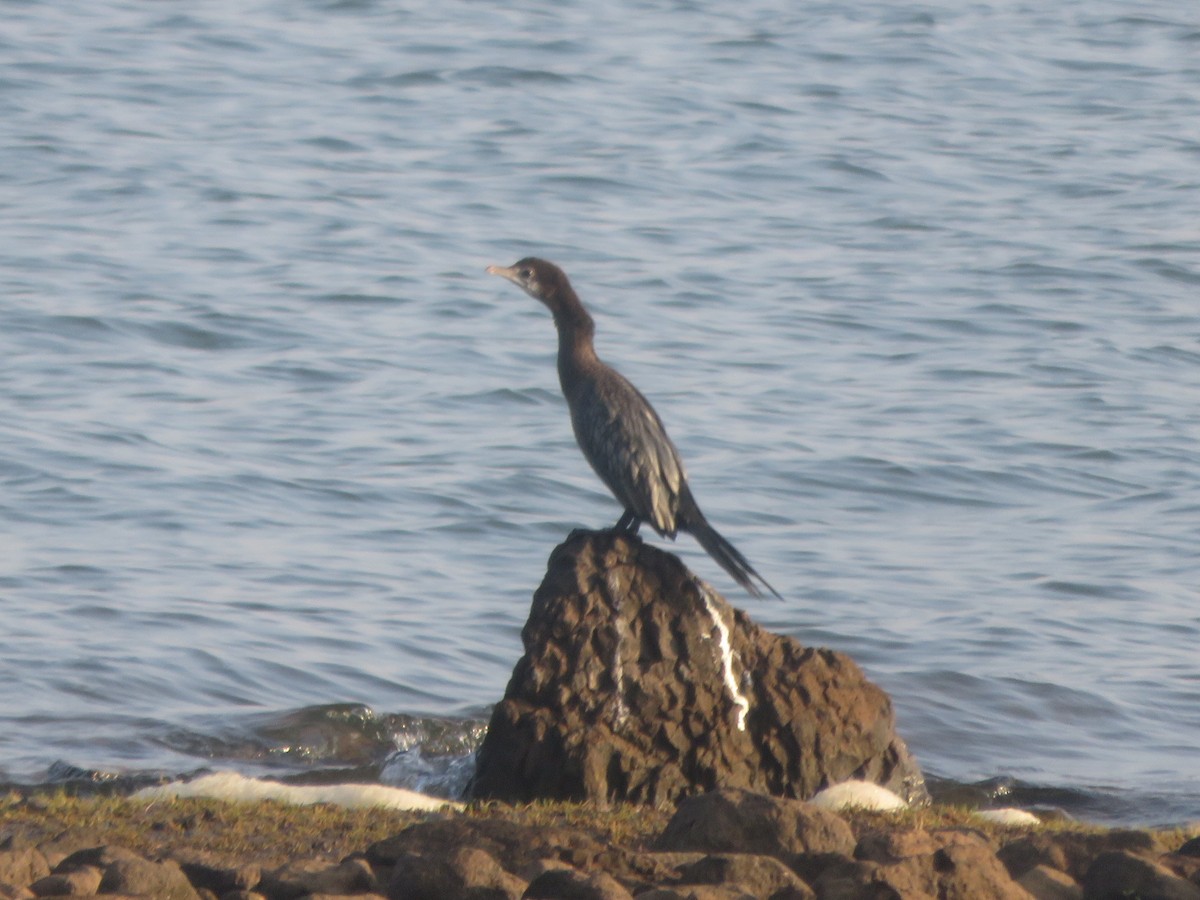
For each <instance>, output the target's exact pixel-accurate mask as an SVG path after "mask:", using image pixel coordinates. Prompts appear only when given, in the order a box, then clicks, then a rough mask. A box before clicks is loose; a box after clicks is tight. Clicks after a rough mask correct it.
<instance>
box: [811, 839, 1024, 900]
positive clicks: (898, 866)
mask: <svg viewBox="0 0 1200 900" xmlns="http://www.w3.org/2000/svg"><path fill="white" fill-rule="evenodd" d="M925 837H927V838H928V839H929V840H928V841H927V840H925V839H924V838H922V839H920V840H916V841H913V842H911V843H910V844H909V846H910V848H911V849H912V850H913V851H914V852H913V853H912V854H911V855H907V856H903V857H901V858H898V859H892V858H890V856H889V857H888V858H887V861H875V860H865V859H862V858H861V857H860V858H859V859H857V860H855V861H852V862H850V861H848V862H844V863H841V864H838V865H833V866H830V867H829V868H828V869H826V870H825V871H824V872H822V873H821V875H820V877H819V878H817V879H816V881H815V882H814V884H813V887H814V888H815V889H816V892H817V896H818V897H820V898H821V900H858V898H866V897H871V898H874V897H894V898H913V900H916V898H927V897H930V898H931V897H938V898H942V897H944V898H963V900H967V898H971V900H1030V898H1031V895H1030V894H1029V892H1028V891H1026V890H1025V889H1024V888H1022V887H1021V886H1020V885H1018V884H1017V883H1016V882H1015V881H1013V880H1012V878H1011V877H1010V876H1009V874H1008V871H1007V870H1006V869H1005V868H1004V865H1003V864H1002V863H1001V862H1000V860H999V859H997V858H996V855H995V853H994V852H993V851H992V848H991V847H990V846H989V845H988V843H987V842H986V841H985V840H983V839H982V838H979V837H976V836H975V835H972V834H969V833H964V832H951V833H945V834H941V835H939V834H932V835H927V836H925ZM938 844H940V845H941V846H940V847H938V849H935V850H932V852H925V851H927V850H931V849H932V848H933V847H934V846H937V845H938ZM859 855H860V854H858V853H857V852H856V856H859Z"/></svg>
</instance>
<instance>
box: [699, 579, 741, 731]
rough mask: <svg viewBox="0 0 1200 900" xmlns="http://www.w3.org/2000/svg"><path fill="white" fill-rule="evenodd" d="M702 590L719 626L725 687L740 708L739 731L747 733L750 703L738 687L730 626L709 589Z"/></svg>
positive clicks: (718, 638)
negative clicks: (734, 669) (747, 715)
mask: <svg viewBox="0 0 1200 900" xmlns="http://www.w3.org/2000/svg"><path fill="white" fill-rule="evenodd" d="M702 590H703V591H704V606H705V607H706V608H707V609H708V614H709V615H710V616H712V620H713V622H715V623H716V626H717V646H718V647H719V648H720V650H721V665H722V666H723V667H724V669H725V687H726V688H728V689H729V695H730V697H732V698H733V705H734V706H736V707H737V708H738V716H737V727H738V731H745V730H746V714H747V713H748V712H750V701H749V700H747V699H746V695H745V694H743V693H742V691H741V689H740V687H739V686H738V681H737V678H735V677H734V674H733V646H732V645H731V644H730V642H729V626H727V625H726V624H725V620H724V619H722V618H721V615H720V613H719V612H718V611H717V607H716V606H715V605H714V604H713V602H712V595H711V594H710V593H709V591H708V590H707V588H702Z"/></svg>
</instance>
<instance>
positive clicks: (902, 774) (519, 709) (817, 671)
mask: <svg viewBox="0 0 1200 900" xmlns="http://www.w3.org/2000/svg"><path fill="white" fill-rule="evenodd" d="M714 616H715V617H717V618H719V620H720V623H721V626H720V627H718V625H717V621H716V619H714ZM722 629H724V632H725V633H724V634H723V633H722ZM521 636H522V640H523V642H524V646H525V655H524V656H523V657H522V658H521V660H520V661H519V662H518V663H517V666H516V668H515V669H514V671H513V675H512V678H511V680H510V681H509V684H508V688H507V690H506V691H505V695H504V699H503V701H502V702H501V703H500V704H498V705H497V706H496V708H495V710H494V712H493V714H492V719H491V723H490V725H489V727H488V734H487V736H486V738H485V739H484V742H483V745H482V747H481V748H480V751H479V754H478V758H477V764H476V771H475V776H474V779H473V782H472V785H471V788H470V792H471V794H472V796H475V797H487V798H495V799H500V800H507V801H511V802H527V801H530V800H534V799H540V798H548V799H560V800H592V801H599V802H611V801H626V802H635V803H650V804H665V803H672V802H676V801H677V800H678V799H680V798H681V797H684V796H688V795H691V794H696V793H701V792H703V791H706V790H712V789H714V788H717V787H736V788H744V789H747V790H753V791H758V792H760V793H767V794H773V795H776V796H787V797H809V796H811V795H813V794H814V793H816V792H817V791H818V790H820V789H821V788H822V787H825V786H826V785H829V784H833V783H836V782H839V781H845V780H847V779H850V778H858V779H865V780H868V781H873V782H876V783H878V784H882V785H884V786H885V787H888V788H890V789H891V790H893V791H895V792H897V793H898V794H900V795H901V796H904V797H906V798H908V799H910V800H914V801H923V800H925V799H926V798H927V795H926V793H925V787H924V781H923V779H922V777H921V774H920V770H919V769H918V767H917V765H916V762H915V761H914V760H913V759H912V757H911V756H910V755H909V753H908V750H907V748H906V747H905V745H904V742H903V741H902V740H901V739H900V738H899V736H897V734H896V732H895V728H894V719H893V712H892V705H891V701H890V700H889V699H888V697H887V695H886V694H885V693H884V692H883V691H882V690H880V689H879V688H878V687H876V686H875V685H874V684H872V683H871V682H869V681H867V679H866V677H865V676H864V675H863V673H862V671H861V670H860V669H859V668H858V666H857V665H855V663H854V662H853V660H851V659H850V658H849V657H848V656H845V655H844V654H841V653H835V652H833V651H830V650H818V649H812V648H806V647H803V646H802V645H801V644H799V643H798V642H797V641H795V640H793V639H791V638H787V637H780V636H778V635H774V634H771V633H769V632H767V631H764V630H763V629H761V628H759V627H758V626H757V625H755V624H754V623H753V622H751V621H750V619H749V618H748V617H747V616H746V615H745V613H743V612H741V611H739V610H735V609H733V608H732V607H731V606H730V605H729V604H728V603H727V602H726V601H725V600H724V599H723V598H722V597H721V596H720V595H718V594H716V593H715V592H714V591H712V590H711V588H708V587H707V586H706V585H704V584H703V582H701V581H699V579H697V578H696V577H695V576H694V575H692V573H691V572H689V571H688V570H687V568H686V567H685V566H684V565H683V563H682V562H680V561H679V559H678V558H676V557H675V556H673V555H671V554H670V553H666V552H664V551H662V550H658V549H657V548H655V547H652V546H649V545H647V544H644V543H643V542H642V541H641V540H640V539H638V538H636V537H633V536H631V535H627V534H620V533H615V532H611V531H604V532H588V531H576V532H573V533H572V534H571V536H570V537H569V538H568V539H567V541H566V542H565V543H563V544H562V545H561V546H559V547H558V548H557V549H556V550H555V551H554V553H553V554H552V555H551V557H550V564H549V570H548V572H547V573H546V577H545V580H544V581H543V582H542V585H541V587H539V588H538V590H537V592H536V593H535V594H534V598H533V606H532V609H531V611H530V616H529V620H528V621H527V622H526V624H525V628H524V629H523V631H522V635H521ZM726 641H728V646H729V647H730V649H731V651H732V652H731V655H729V656H727V655H726V654H724V653H723V651H722V644H723V643H725V642H726ZM726 661H728V663H729V669H728V670H727V668H726ZM730 682H732V684H733V685H734V686H736V693H735V692H734V690H732V689H731V687H730ZM743 704H744V705H743Z"/></svg>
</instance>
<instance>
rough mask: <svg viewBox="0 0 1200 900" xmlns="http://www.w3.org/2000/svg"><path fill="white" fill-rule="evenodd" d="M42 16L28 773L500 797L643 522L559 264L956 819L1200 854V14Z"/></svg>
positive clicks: (544, 10)
mask: <svg viewBox="0 0 1200 900" xmlns="http://www.w3.org/2000/svg"><path fill="white" fill-rule="evenodd" d="M0 13H2V15H0V397H2V398H3V399H2V403H3V405H2V407H0V408H2V409H3V416H0V529H2V532H0V609H2V612H0V782H3V781H8V782H15V783H23V784H31V783H41V782H46V781H54V780H69V779H70V778H72V777H78V776H80V775H86V774H88V773H91V774H92V775H93V776H96V777H100V776H104V775H116V774H124V775H134V776H137V775H144V774H153V773H165V774H172V773H180V772H188V771H194V770H196V769H199V768H201V767H205V766H208V767H214V768H228V767H234V768H241V769H243V770H245V771H251V772H255V773H272V774H282V773H292V772H296V771H301V770H304V769H306V768H308V769H346V770H348V771H350V772H357V773H358V774H359V775H361V774H362V773H363V772H366V773H370V774H369V777H380V778H384V779H385V780H386V779H388V778H404V777H409V776H411V774H412V772H413V771H415V770H420V769H421V767H422V765H426V766H429V765H432V764H431V763H430V760H436V759H439V758H441V759H446V758H455V759H462V758H463V754H465V753H466V752H467V751H468V750H469V749H470V747H471V746H472V745H473V744H472V742H473V741H476V740H477V739H478V731H479V721H480V719H482V718H484V717H485V716H486V711H487V707H488V705H489V704H491V703H493V702H495V701H496V700H497V699H498V698H499V697H500V695H501V694H502V692H503V690H504V686H505V684H506V682H507V678H508V675H509V673H510V671H511V668H512V665H513V663H514V662H515V661H516V659H517V657H518V656H519V654H520V640H519V631H520V628H521V625H522V624H523V622H524V619H525V616H526V614H527V612H528V608H529V598H530V595H531V593H532V591H533V589H534V588H535V587H536V585H537V583H538V582H539V580H540V578H541V576H542V574H543V571H544V565H545V561H546V558H547V556H548V554H549V553H550V551H551V550H552V548H553V547H554V546H555V545H556V544H557V543H558V542H559V541H560V540H561V539H563V538H564V537H565V535H566V534H567V533H568V532H569V530H570V529H572V528H574V527H577V526H593V527H599V526H603V525H608V524H611V523H612V522H613V521H615V519H616V518H617V515H618V513H619V509H618V508H617V506H616V504H615V502H614V501H613V500H612V499H611V498H610V497H609V496H608V494H607V492H606V491H605V490H604V488H603V487H602V486H601V485H600V483H599V482H598V480H597V479H596V478H595V477H594V476H593V475H592V473H591V472H590V470H589V469H588V468H587V466H586V464H585V463H584V461H583V459H582V457H581V456H580V455H579V453H578V451H577V449H576V448H575V446H574V442H573V438H572V436H571V432H570V427H569V424H568V420H567V416H566V411H565V408H564V404H563V401H562V399H561V397H560V395H559V392H558V385H557V380H556V375H555V370H554V359H553V357H554V346H555V344H554V331H553V326H552V323H551V322H550V320H549V317H548V316H547V314H546V313H545V310H543V309H542V308H541V307H540V306H539V305H538V304H537V303H536V302H534V301H533V300H531V299H530V298H528V297H526V296H525V295H523V294H521V293H520V292H519V291H517V290H516V289H515V288H513V287H512V286H511V285H509V284H506V283H504V282H502V281H501V280H499V279H495V278H489V277H488V276H486V275H484V273H483V269H484V267H485V266H486V265H487V264H489V263H503V264H508V263H511V262H512V261H513V260H515V259H516V258H518V257H520V256H523V255H526V254H537V255H542V256H546V257H549V258H551V259H553V260H555V261H557V262H559V263H560V264H562V265H563V266H564V267H565V268H566V269H567V271H568V272H569V273H570V275H571V276H572V278H573V280H574V281H575V283H576V286H577V287H578V288H579V290H580V293H581V294H582V296H583V297H584V299H585V301H587V302H588V303H590V305H591V306H592V308H593V312H594V313H595V315H596V318H597V320H598V324H599V336H598V344H599V349H600V352H601V354H602V356H604V357H606V358H607V359H608V360H609V361H610V362H612V363H614V364H615V365H617V366H618V367H619V368H620V369H621V370H622V371H623V372H624V373H625V374H626V375H628V376H629V377H630V378H631V379H632V380H633V381H634V382H635V383H637V384H638V385H639V386H640V387H641V388H642V389H643V391H644V392H645V393H646V394H648V395H649V396H650V397H651V399H652V400H653V401H654V402H655V404H656V406H657V407H658V409H659V411H660V413H661V414H662V416H663V418H664V419H665V420H666V422H667V425H668V427H669V429H670V431H671V433H672V435H673V437H674V439H675V442H676V443H677V444H678V445H679V447H680V448H681V450H682V452H683V455H684V457H685V459H686V461H687V464H688V468H689V471H690V473H691V478H692V482H693V487H694V489H695V492H696V494H697V496H698V498H699V500H700V502H701V505H702V506H703V508H704V510H705V511H706V513H707V515H708V516H709V518H710V519H711V520H712V521H713V522H714V523H715V524H716V525H717V527H718V528H719V529H720V530H721V531H722V532H724V533H725V534H726V535H727V536H728V537H730V538H731V539H732V540H733V542H734V543H735V544H737V546H738V547H739V548H740V549H741V550H742V551H743V552H744V553H745V554H746V555H747V556H748V557H749V558H750V560H751V561H752V562H753V563H754V565H755V566H756V567H757V568H758V569H759V570H760V571H761V572H762V573H763V574H764V575H765V576H766V577H767V579H768V580H769V581H771V582H772V584H774V585H775V586H776V587H777V588H778V589H779V590H780V591H781V592H782V593H784V594H785V595H786V596H787V598H788V600H787V602H786V603H773V602H766V601H755V600H753V599H751V598H749V597H746V596H745V595H743V594H741V593H740V592H739V591H738V590H737V588H736V586H735V585H733V584H731V583H730V581H729V579H728V578H727V577H726V576H725V574H724V573H723V572H722V571H721V570H720V569H718V568H717V567H716V566H715V564H713V563H712V561H711V560H709V559H708V558H707V557H706V556H705V555H704V554H703V552H702V551H700V550H699V549H698V547H697V546H696V545H695V543H694V541H692V540H691V539H690V538H688V537H687V536H686V535H685V536H683V537H682V538H681V539H680V541H679V542H678V544H677V545H676V549H677V550H678V552H680V553H681V554H682V555H683V557H684V558H685V560H686V561H687V562H688V563H689V564H690V565H692V566H693V567H694V568H695V570H696V571H697V572H698V573H699V574H701V575H702V576H703V577H705V578H707V579H709V580H711V581H712V582H713V583H714V584H715V585H716V586H717V587H718V588H719V589H720V590H722V591H724V592H725V593H727V594H728V595H729V597H730V598H731V599H732V600H733V601H734V602H735V603H738V604H740V605H744V607H745V608H746V609H747V610H748V611H749V612H750V613H751V615H752V616H753V617H755V618H756V619H757V620H758V621H760V622H761V623H762V624H763V625H765V626H766V627H768V628H771V629H774V630H777V631H779V632H782V633H786V634H789V635H792V636H794V637H796V638H798V639H799V640H801V641H803V642H805V643H808V644H822V645H827V646H830V647H833V648H836V649H839V650H843V651H846V652H848V653H850V654H852V655H853V656H854V657H855V658H856V659H857V660H858V661H859V662H860V663H861V664H862V665H863V666H864V667H865V668H866V669H867V671H868V673H869V675H870V676H871V677H872V678H873V679H874V680H876V681H877V682H878V683H879V684H880V685H882V686H883V687H884V688H885V689H886V690H887V691H889V692H890V694H891V695H892V697H893V698H894V700H895V703H896V707H897V712H898V718H899V727H900V731H901V733H902V734H903V736H904V737H905V738H906V739H907V740H908V742H909V743H910V745H911V747H912V749H913V750H914V751H915V753H916V755H917V756H918V758H919V759H920V761H921V763H922V764H923V766H924V768H925V769H926V771H927V772H928V773H929V774H930V775H932V776H935V777H937V778H939V779H943V780H945V782H946V783H948V784H951V785H956V784H967V785H972V784H976V783H980V784H981V788H980V790H984V791H991V792H992V793H997V792H1000V793H1002V792H1003V790H1011V791H1012V796H1013V797H1015V798H1017V800H1018V801H1020V802H1038V803H1043V804H1048V805H1053V806H1060V807H1063V808H1065V809H1066V810H1067V811H1068V812H1070V813H1071V814H1073V815H1077V816H1081V817H1084V818H1088V819H1091V820H1098V821H1111V822H1130V823H1146V824H1150V823H1158V822H1183V821H1189V820H1194V819H1197V818H1200V775H1198V774H1197V770H1196V765H1195V760H1196V758H1197V754H1198V753H1200V552H1198V547H1200V12H1198V10H1197V9H1196V8H1194V6H1193V5H1192V4H1189V3H1179V2H1168V0H1149V2H1143V3H1138V4H1129V3H1125V2H1120V0H1065V2H1061V3H1054V4H1049V5H1047V4H1035V3H1028V2H1023V0H985V2H980V3H969V4H967V3H960V2H957V0H929V2H922V3H884V2H866V3H855V4H842V3H836V4H835V3H824V2H816V3H803V4H800V3H784V2H765V0H750V2H745V3H739V4H696V3H692V2H690V0H661V2H657V0H648V2H635V0H616V2H611V3H606V4H595V3H578V2H566V3H560V2H553V3H552V2H538V0H527V2H518V3H515V4H514V3H490V2H471V3H450V4H446V3H422V2H413V3H393V2H386V0H339V2H313V0H308V2H305V0H301V2H282V0H265V2H253V3H249V4H246V3H230V2H220V0H217V2H212V3H200V4H194V3H193V4H176V3H152V4H146V3H133V2H129V0H92V2H89V3H80V2H78V0H65V2H59V3H54V4H51V3H45V2H36V0H27V2H7V3H4V4H3V8H2V10H0ZM393 751H396V752H395V753H393ZM419 754H423V757H422V759H423V760H424V762H422V759H419V758H417V756H418V755H419ZM436 768H437V767H436V766H433V769H436ZM439 771H441V772H442V774H445V772H444V769H442V770H439ZM397 773H399V774H397ZM405 773H407V774H405ZM410 780H411V779H410Z"/></svg>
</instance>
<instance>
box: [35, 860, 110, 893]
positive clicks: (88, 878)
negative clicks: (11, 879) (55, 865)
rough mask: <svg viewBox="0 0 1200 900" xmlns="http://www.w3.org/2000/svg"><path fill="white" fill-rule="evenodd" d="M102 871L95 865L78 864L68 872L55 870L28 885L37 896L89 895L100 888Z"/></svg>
mask: <svg viewBox="0 0 1200 900" xmlns="http://www.w3.org/2000/svg"><path fill="white" fill-rule="evenodd" d="M103 877H104V873H103V872H101V871H100V870H99V869H97V868H96V867H95V866H80V867H79V868H78V869H72V870H71V871H70V872H55V873H54V874H53V875H47V876H46V877H45V878H39V879H38V880H37V881H35V882H34V883H33V884H31V885H30V890H32V891H33V893H34V894H35V895H36V896H38V897H56V896H62V897H91V896H92V895H93V894H95V893H96V891H98V890H99V889H100V880H101V879H102V878H103Z"/></svg>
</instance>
